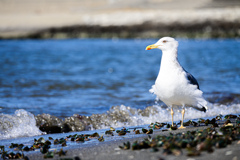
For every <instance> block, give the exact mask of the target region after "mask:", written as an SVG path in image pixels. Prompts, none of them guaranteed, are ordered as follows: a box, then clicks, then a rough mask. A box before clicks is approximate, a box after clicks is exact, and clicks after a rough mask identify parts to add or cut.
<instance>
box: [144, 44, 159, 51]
mask: <svg viewBox="0 0 240 160" xmlns="http://www.w3.org/2000/svg"><path fill="white" fill-rule="evenodd" d="M158 47H159V45H155V44H152V45H149V46H147V47H146V50H150V49H155V48H158Z"/></svg>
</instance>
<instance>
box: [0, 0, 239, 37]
mask: <svg viewBox="0 0 240 160" xmlns="http://www.w3.org/2000/svg"><path fill="white" fill-rule="evenodd" d="M239 28H240V2H239V1H236V0H229V1H223V0H213V1H212V0H201V1H198V2H196V3H189V1H187V0H183V1H181V3H180V2H179V1H177V0H172V1H167V0H162V1H159V2H155V1H153V0H149V1H131V2H128V1H127V0H122V1H113V0H112V1H111V0H109V1H104V0H100V1H98V3H94V2H93V1H87V0H83V1H81V2H79V1H76V0H70V1H68V2H67V1H64V0H61V1H58V2H55V1H54V0H51V1H48V2H45V1H37V0H33V1H29V0H24V1H21V2H19V1H16V0H11V1H4V0H1V1H0V39H24V38H33V39H47V38H56V39H64V38H159V37H162V36H166V35H168V36H173V37H186V38H238V37H240V30H239Z"/></svg>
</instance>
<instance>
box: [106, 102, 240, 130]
mask: <svg viewBox="0 0 240 160" xmlns="http://www.w3.org/2000/svg"><path fill="white" fill-rule="evenodd" d="M129 108H130V107H126V106H124V105H121V106H120V110H121V111H122V112H125V115H127V116H126V117H124V118H126V119H127V121H126V122H118V121H112V120H109V123H110V126H113V127H123V126H139V125H146V124H150V123H152V122H171V114H170V109H166V108H163V107H161V106H157V105H155V106H153V107H152V108H151V109H150V110H149V115H147V116H145V115H142V114H141V112H139V111H137V109H134V108H131V109H129ZM110 111H111V110H110ZM219 114H221V115H226V114H240V104H232V105H220V104H209V105H208V110H207V111H206V112H205V113H204V112H201V111H197V110H195V109H194V108H191V107H186V112H185V120H189V119H198V118H206V117H213V116H217V115H219ZM181 119H182V114H181V109H180V110H179V109H174V121H179V120H181ZM107 127H109V126H104V125H102V128H107Z"/></svg>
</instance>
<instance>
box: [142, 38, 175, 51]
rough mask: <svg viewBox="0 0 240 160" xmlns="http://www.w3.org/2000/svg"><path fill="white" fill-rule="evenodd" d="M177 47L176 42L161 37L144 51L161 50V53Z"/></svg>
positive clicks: (172, 39)
mask: <svg viewBox="0 0 240 160" xmlns="http://www.w3.org/2000/svg"><path fill="white" fill-rule="evenodd" d="M177 47H178V41H176V40H175V39H174V38H172V37H163V38H161V39H159V40H158V41H157V42H156V43H155V44H152V45H149V46H147V47H146V50H150V49H155V48H158V49H161V50H162V51H167V50H172V49H177Z"/></svg>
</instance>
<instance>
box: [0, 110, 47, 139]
mask: <svg viewBox="0 0 240 160" xmlns="http://www.w3.org/2000/svg"><path fill="white" fill-rule="evenodd" d="M41 134H42V132H41V131H40V130H39V128H38V127H37V126H36V120H35V118H34V115H33V114H31V113H30V112H27V111H25V110H23V109H19V110H16V111H15V114H14V115H9V114H3V113H1V114H0V140H1V139H9V138H16V137H29V136H36V135H41Z"/></svg>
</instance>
